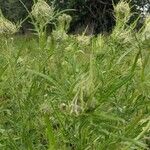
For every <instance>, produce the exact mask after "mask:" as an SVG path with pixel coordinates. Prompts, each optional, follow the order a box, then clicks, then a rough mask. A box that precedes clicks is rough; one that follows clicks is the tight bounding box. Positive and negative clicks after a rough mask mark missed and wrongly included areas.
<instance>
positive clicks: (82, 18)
mask: <svg viewBox="0 0 150 150" xmlns="http://www.w3.org/2000/svg"><path fill="white" fill-rule="evenodd" d="M22 2H23V3H24V4H25V5H26V6H27V8H28V9H29V10H31V7H32V5H33V1H32V0H22ZM47 2H48V3H49V4H51V3H54V5H55V7H56V9H59V10H63V9H75V10H76V11H73V12H69V13H70V14H71V16H72V17H73V21H72V23H71V28H70V31H71V32H80V31H79V30H80V28H81V30H82V28H84V29H85V28H86V27H88V29H89V32H90V33H100V32H109V31H111V29H112V27H113V26H114V25H115V19H114V17H113V5H112V0H47ZM118 2H119V0H113V3H114V4H116V3H118ZM130 4H131V7H132V10H133V11H134V12H137V14H135V15H134V16H133V18H135V17H137V16H138V15H139V14H140V13H141V12H142V10H139V8H143V9H145V6H146V5H147V9H146V10H145V11H147V12H150V0H131V2H130ZM0 8H1V10H2V12H3V14H4V15H5V17H6V18H8V19H9V20H11V21H13V22H17V21H19V20H21V19H24V18H25V17H26V16H27V11H26V10H25V8H24V6H23V5H22V4H21V3H20V1H19V0H0ZM30 27H31V26H30V23H29V20H27V21H26V22H25V23H24V24H23V27H22V31H24V32H26V31H27V29H29V28H30Z"/></svg>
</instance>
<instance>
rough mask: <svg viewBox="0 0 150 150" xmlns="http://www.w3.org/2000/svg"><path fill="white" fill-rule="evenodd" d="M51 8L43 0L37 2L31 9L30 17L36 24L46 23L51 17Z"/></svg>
mask: <svg viewBox="0 0 150 150" xmlns="http://www.w3.org/2000/svg"><path fill="white" fill-rule="evenodd" d="M53 12H54V10H53V8H52V7H51V6H49V5H48V4H47V3H46V2H45V0H38V2H37V3H35V4H34V5H33V7H32V12H31V13H32V15H33V17H34V18H35V20H36V21H38V22H41V21H42V22H48V21H49V19H50V18H51V17H52V16H53Z"/></svg>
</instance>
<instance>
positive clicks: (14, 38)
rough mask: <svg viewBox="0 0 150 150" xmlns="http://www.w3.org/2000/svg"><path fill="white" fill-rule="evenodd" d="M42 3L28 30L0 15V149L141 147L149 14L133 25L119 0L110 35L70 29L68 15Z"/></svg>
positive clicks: (149, 127) (147, 95)
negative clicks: (76, 32) (23, 31)
mask: <svg viewBox="0 0 150 150" xmlns="http://www.w3.org/2000/svg"><path fill="white" fill-rule="evenodd" d="M42 7H44V10H45V11H47V12H45V14H44V12H43V13H42V15H41V16H40V15H39V14H38V11H39V10H40V9H42V8H41V5H38V4H35V6H34V7H33V10H32V12H31V13H30V12H29V15H30V17H31V20H32V23H33V25H34V27H35V30H34V31H33V34H30V35H13V33H14V32H16V29H17V25H15V24H13V23H11V22H9V21H8V20H7V19H5V18H4V16H1V18H0V36H1V38H0V149H1V150H148V149H149V148H150V17H147V19H146V21H145V24H144V25H143V27H142V28H141V30H139V31H135V30H134V28H135V26H136V21H135V22H133V23H132V24H130V25H128V24H127V23H126V22H127V20H128V19H129V17H130V15H131V14H130V9H129V7H128V4H127V3H125V2H121V3H119V4H118V5H117V6H116V7H115V15H116V26H115V27H114V29H113V31H112V33H110V34H109V35H102V34H99V35H97V36H94V35H91V36H90V35H89V36H87V35H85V33H83V34H82V35H71V34H67V30H68V28H69V24H70V21H71V19H72V18H71V17H70V16H68V15H66V14H64V13H63V12H57V13H53V9H52V8H50V7H48V6H47V5H46V3H44V5H43V6H42ZM122 7H124V8H126V9H125V10H124V12H122V11H121V10H122ZM42 10H43V9H42ZM47 14H48V15H47ZM51 14H52V16H51V17H50V18H49V17H48V16H50V15H51ZM53 20H55V28H54V29H53V31H52V32H51V33H47V32H46V27H47V24H48V23H49V22H52V21H53Z"/></svg>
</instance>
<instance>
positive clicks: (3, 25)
mask: <svg viewBox="0 0 150 150" xmlns="http://www.w3.org/2000/svg"><path fill="white" fill-rule="evenodd" d="M16 32H17V27H16V25H15V24H14V23H12V22H11V21H9V20H7V19H6V18H5V17H4V16H3V14H2V12H1V11H0V34H1V35H11V34H14V33H16Z"/></svg>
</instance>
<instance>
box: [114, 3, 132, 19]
mask: <svg viewBox="0 0 150 150" xmlns="http://www.w3.org/2000/svg"><path fill="white" fill-rule="evenodd" d="M114 9H115V16H116V19H119V20H122V19H123V20H124V21H127V19H129V17H130V6H129V4H128V3H127V2H125V1H121V2H119V3H118V4H117V6H116V7H115V8H114Z"/></svg>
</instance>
